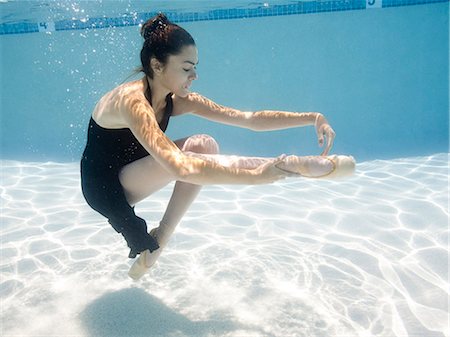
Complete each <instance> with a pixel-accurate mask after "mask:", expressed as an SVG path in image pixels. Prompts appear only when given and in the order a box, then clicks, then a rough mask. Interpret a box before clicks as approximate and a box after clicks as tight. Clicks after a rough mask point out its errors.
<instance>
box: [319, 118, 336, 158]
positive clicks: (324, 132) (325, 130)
mask: <svg viewBox="0 0 450 337" xmlns="http://www.w3.org/2000/svg"><path fill="white" fill-rule="evenodd" d="M314 126H315V127H316V133H317V138H318V139H319V146H320V147H322V146H323V145H324V144H325V139H326V142H327V145H326V146H325V148H324V149H323V151H322V154H321V156H326V155H328V153H329V152H330V150H331V147H332V146H333V141H334V137H335V136H336V134H335V133H334V130H333V128H332V127H331V126H330V124H328V121H327V120H326V118H325V116H324V115H322V114H321V113H318V114H317V117H316V121H315V123H314Z"/></svg>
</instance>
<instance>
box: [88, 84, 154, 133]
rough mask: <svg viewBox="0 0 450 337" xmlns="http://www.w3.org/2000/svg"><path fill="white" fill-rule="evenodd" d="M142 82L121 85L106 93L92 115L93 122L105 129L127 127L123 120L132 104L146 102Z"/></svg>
mask: <svg viewBox="0 0 450 337" xmlns="http://www.w3.org/2000/svg"><path fill="white" fill-rule="evenodd" d="M143 88H144V85H143V83H142V80H137V81H133V82H127V83H123V84H121V85H119V86H117V87H115V88H114V89H112V90H111V91H109V92H107V93H106V94H105V95H104V96H103V97H102V98H101V99H100V100H99V102H98V103H97V105H96V106H95V108H94V111H93V113H92V117H93V118H94V120H95V121H96V122H97V123H98V124H99V125H101V126H103V127H106V128H122V127H127V123H126V120H125V119H124V118H123V116H124V114H125V113H126V111H128V110H129V108H130V106H131V105H132V104H135V103H137V102H144V101H146V99H145V96H144V90H143Z"/></svg>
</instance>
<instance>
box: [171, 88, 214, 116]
mask: <svg viewBox="0 0 450 337" xmlns="http://www.w3.org/2000/svg"><path fill="white" fill-rule="evenodd" d="M172 100H173V113H172V114H173V115H175V116H177V115H183V114H186V113H193V114H198V113H201V112H205V111H207V110H211V109H214V108H218V107H220V105H218V104H216V103H215V102H213V101H211V100H210V99H208V98H206V97H205V96H202V95H200V94H199V93H196V92H191V93H189V94H188V95H187V96H186V97H180V96H177V95H174V96H173V98H172Z"/></svg>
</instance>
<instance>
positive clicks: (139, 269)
mask: <svg viewBox="0 0 450 337" xmlns="http://www.w3.org/2000/svg"><path fill="white" fill-rule="evenodd" d="M156 230H157V228H153V229H152V230H151V231H150V233H149V234H150V235H151V236H153V237H154V238H155V239H156ZM161 250H162V247H160V248H158V249H157V250H154V251H153V252H151V253H150V251H149V250H148V249H147V250H145V251H143V252H142V253H141V254H140V255H139V257H138V258H137V259H136V261H134V263H133V265H132V266H131V268H130V270H129V271H128V276H129V277H131V278H132V279H133V280H135V281H137V280H139V279H140V278H141V277H142V276H144V275H145V273H147V271H148V270H149V269H150V268H151V267H152V266H153V265H154V264H155V262H156V260H157V259H158V257H159V255H161Z"/></svg>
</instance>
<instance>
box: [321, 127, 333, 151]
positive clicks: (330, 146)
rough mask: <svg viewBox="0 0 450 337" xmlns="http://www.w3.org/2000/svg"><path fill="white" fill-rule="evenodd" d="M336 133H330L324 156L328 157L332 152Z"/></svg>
mask: <svg viewBox="0 0 450 337" xmlns="http://www.w3.org/2000/svg"><path fill="white" fill-rule="evenodd" d="M334 137H335V134H334V131H332V130H331V131H330V132H328V133H327V146H326V147H325V149H324V150H323V152H322V156H327V155H328V153H329V152H330V150H331V148H332V147H333V142H334Z"/></svg>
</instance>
